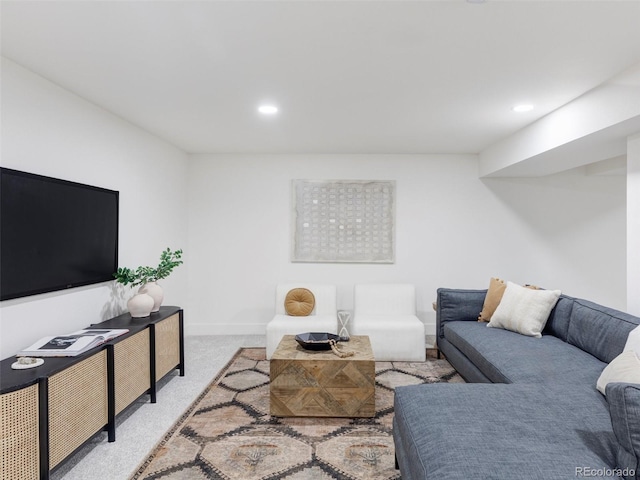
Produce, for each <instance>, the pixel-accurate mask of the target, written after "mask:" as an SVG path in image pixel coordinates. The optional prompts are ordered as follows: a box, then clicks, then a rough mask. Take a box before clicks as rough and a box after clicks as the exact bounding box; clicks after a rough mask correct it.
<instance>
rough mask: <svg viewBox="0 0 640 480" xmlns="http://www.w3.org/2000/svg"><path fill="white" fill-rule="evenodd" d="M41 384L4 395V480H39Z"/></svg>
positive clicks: (0, 473)
mask: <svg viewBox="0 0 640 480" xmlns="http://www.w3.org/2000/svg"><path fill="white" fill-rule="evenodd" d="M39 463H40V447H39V441H38V384H35V385H31V386H30V387H27V388H23V389H21V390H16V391H15V392H10V393H5V394H2V395H0V478H2V479H6V480H14V479H15V480H37V479H38V478H39Z"/></svg>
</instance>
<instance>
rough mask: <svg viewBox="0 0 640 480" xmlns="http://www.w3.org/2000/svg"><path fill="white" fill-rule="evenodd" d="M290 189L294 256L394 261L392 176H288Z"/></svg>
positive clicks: (314, 259)
mask: <svg viewBox="0 0 640 480" xmlns="http://www.w3.org/2000/svg"><path fill="white" fill-rule="evenodd" d="M292 190H293V208H292V214H293V218H292V229H293V240H292V250H293V252H292V260H293V261H294V262H362V263H393V262H394V259H395V246H394V237H395V182H394V181H392V180H388V181H380V180H371V181H368V180H293V183H292Z"/></svg>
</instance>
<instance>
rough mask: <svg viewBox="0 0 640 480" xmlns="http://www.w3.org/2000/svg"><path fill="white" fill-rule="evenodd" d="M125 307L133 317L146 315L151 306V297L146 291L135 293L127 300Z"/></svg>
mask: <svg viewBox="0 0 640 480" xmlns="http://www.w3.org/2000/svg"><path fill="white" fill-rule="evenodd" d="M127 308H128V309H129V313H130V314H131V316H132V317H133V318H144V317H148V316H149V315H150V314H151V309H152V308H153V298H151V295H148V294H146V293H136V294H135V295H134V296H133V297H131V298H130V299H129V301H128V302H127Z"/></svg>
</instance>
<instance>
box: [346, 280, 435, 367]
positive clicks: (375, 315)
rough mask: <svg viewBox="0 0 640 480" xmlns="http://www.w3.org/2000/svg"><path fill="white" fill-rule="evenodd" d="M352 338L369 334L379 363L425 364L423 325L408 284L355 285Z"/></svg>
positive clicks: (412, 289) (412, 291)
mask: <svg viewBox="0 0 640 480" xmlns="http://www.w3.org/2000/svg"><path fill="white" fill-rule="evenodd" d="M350 331H351V334H352V335H368V336H369V339H370V341H371V349H372V350H373V356H374V357H375V359H376V361H406V362H424V361H425V360H426V347H427V346H426V342H425V328H424V323H422V322H421V321H420V319H419V318H418V317H417V316H416V290H415V287H414V286H413V285H409V284H373V285H356V286H355V288H354V313H353V319H352V323H351V328H350Z"/></svg>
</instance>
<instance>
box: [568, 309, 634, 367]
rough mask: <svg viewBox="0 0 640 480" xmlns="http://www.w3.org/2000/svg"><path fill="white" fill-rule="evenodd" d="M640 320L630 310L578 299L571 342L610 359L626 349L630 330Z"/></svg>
mask: <svg viewBox="0 0 640 480" xmlns="http://www.w3.org/2000/svg"><path fill="white" fill-rule="evenodd" d="M638 324H640V318H638V317H634V316H633V315H629V314H628V313H624V312H620V311H618V310H614V309H613V308H608V307H603V306H601V305H598V304H596V303H592V302H589V301H587V300H580V299H574V302H573V309H572V310H571V317H570V321H569V330H568V334H567V342H568V343H570V344H571V345H575V346H576V347H578V348H580V349H582V350H584V351H585V352H588V353H590V354H591V355H593V356H594V357H596V358H598V359H599V360H601V361H603V362H606V363H610V362H611V361H612V360H613V359H614V358H616V357H617V356H618V355H620V353H622V350H623V349H624V345H625V343H626V342H627V337H628V336H629V332H631V330H633V329H634V328H636V327H637V326H638Z"/></svg>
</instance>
